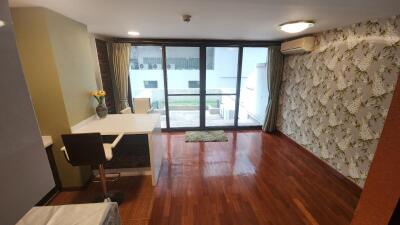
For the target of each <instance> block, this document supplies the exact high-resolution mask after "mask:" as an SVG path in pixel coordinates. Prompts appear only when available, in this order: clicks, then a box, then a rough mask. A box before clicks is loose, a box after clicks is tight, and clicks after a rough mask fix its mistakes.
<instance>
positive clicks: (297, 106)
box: [277, 16, 400, 187]
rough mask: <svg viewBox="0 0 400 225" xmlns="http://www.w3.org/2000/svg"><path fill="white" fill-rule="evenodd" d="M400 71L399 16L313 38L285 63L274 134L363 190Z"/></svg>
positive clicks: (321, 34) (355, 25) (328, 32)
mask: <svg viewBox="0 0 400 225" xmlns="http://www.w3.org/2000/svg"><path fill="white" fill-rule="evenodd" d="M399 72H400V16H397V17H393V18H390V19H386V20H377V21H368V22H365V23H358V24H354V25H352V26H350V27H345V28H339V29H334V30H330V31H326V32H323V33H320V34H317V35H316V49H315V50H314V51H313V52H312V53H309V54H303V55H291V56H287V57H285V63H284V72H283V82H282V86H281V94H280V99H279V113H278V121H277V126H278V129H279V130H280V131H282V132H283V133H284V134H286V135H288V136H289V137H291V138H292V139H293V140H295V141H296V142H297V143H299V144H301V145H302V146H304V147H305V148H306V149H308V150H309V151H311V152H312V153H313V154H315V155H316V156H318V157H319V158H321V159H322V160H324V161H325V162H326V163H328V164H329V165H330V166H332V167H333V168H335V169H336V170H337V171H339V172H340V173H341V174H343V175H345V176H347V177H348V178H349V179H351V180H352V181H354V182H355V183H356V184H358V185H359V186H361V187H362V186H363V185H364V182H365V179H366V177H367V173H368V170H369V167H370V165H371V161H372V159H373V156H374V153H375V149H376V146H377V143H378V140H379V137H380V134H381V131H382V128H383V124H384V121H385V118H386V115H387V113H388V109H389V105H390V102H391V99H392V95H393V91H394V87H395V84H396V81H397V77H398V74H399ZM399 138H400V137H399Z"/></svg>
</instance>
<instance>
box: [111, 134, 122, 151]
mask: <svg viewBox="0 0 400 225" xmlns="http://www.w3.org/2000/svg"><path fill="white" fill-rule="evenodd" d="M123 136H124V133H121V134H119V135H118V137H117V138H115V140H114V141H113V143H112V144H111V148H115V147H116V146H117V144H118V142H119V141H120V140H121V138H122V137H123Z"/></svg>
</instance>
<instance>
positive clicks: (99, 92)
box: [92, 90, 106, 97]
mask: <svg viewBox="0 0 400 225" xmlns="http://www.w3.org/2000/svg"><path fill="white" fill-rule="evenodd" d="M105 95H106V92H105V91H103V90H98V91H93V92H92V96H95V97H103V96H105Z"/></svg>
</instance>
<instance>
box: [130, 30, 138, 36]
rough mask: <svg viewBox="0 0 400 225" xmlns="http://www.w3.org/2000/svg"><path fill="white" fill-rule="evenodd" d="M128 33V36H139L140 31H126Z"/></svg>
mask: <svg viewBox="0 0 400 225" xmlns="http://www.w3.org/2000/svg"><path fill="white" fill-rule="evenodd" d="M128 35H130V36H139V35H140V33H139V32H137V31H128Z"/></svg>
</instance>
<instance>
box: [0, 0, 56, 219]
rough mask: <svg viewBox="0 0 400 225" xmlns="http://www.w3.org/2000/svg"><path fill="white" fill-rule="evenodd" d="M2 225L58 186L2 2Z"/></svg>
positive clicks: (7, 13) (7, 11)
mask: <svg viewBox="0 0 400 225" xmlns="http://www.w3.org/2000/svg"><path fill="white" fill-rule="evenodd" d="M0 20H3V21H5V23H6V25H5V26H3V27H0V40H1V41H0V72H1V76H0V96H2V106H3V107H1V110H0V143H1V147H0V171H1V172H0V180H1V184H0V193H1V203H0V224H2V225H11V224H15V223H16V222H17V221H18V219H19V218H20V217H22V216H23V215H24V214H25V213H26V212H27V211H28V210H29V209H30V208H31V207H33V206H34V205H35V204H36V203H37V202H38V201H39V200H40V199H41V198H42V197H44V196H45V195H46V194H47V193H48V192H49V191H50V190H51V189H52V188H53V187H54V186H55V184H54V181H53V177H52V174H51V169H50V165H49V162H48V160H47V156H46V152H45V150H44V148H43V143H42V140H41V137H40V133H39V128H38V125H37V121H36V117H35V113H34V111H33V106H32V102H31V99H30V96H29V92H28V88H27V86H26V83H25V79H24V75H23V72H22V69H21V64H20V61H19V58H18V53H17V47H16V44H15V35H14V31H13V27H12V21H11V17H10V10H9V6H8V1H7V0H0Z"/></svg>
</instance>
